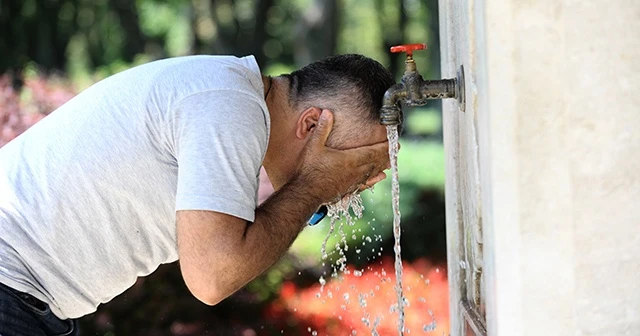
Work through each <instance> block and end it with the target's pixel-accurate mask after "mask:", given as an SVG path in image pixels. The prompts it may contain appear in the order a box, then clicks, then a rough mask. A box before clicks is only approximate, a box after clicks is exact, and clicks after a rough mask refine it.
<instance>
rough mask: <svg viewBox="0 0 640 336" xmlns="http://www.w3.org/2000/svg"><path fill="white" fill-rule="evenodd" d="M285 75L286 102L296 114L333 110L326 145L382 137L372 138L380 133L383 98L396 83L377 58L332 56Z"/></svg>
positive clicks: (347, 144) (343, 145) (340, 145)
mask: <svg viewBox="0 0 640 336" xmlns="http://www.w3.org/2000/svg"><path fill="white" fill-rule="evenodd" d="M285 77H287V78H288V79H289V104H290V106H291V107H292V110H293V111H295V113H304V112H305V111H308V110H309V109H310V108H317V109H319V110H322V109H327V110H331V111H332V112H333V113H334V119H335V123H334V128H333V131H332V132H331V136H330V137H329V141H328V143H327V145H328V146H330V147H334V148H348V147H355V146H360V145H366V144H371V143H375V142H380V141H383V140H384V139H377V138H376V139H374V134H373V133H376V134H380V133H381V131H380V130H381V129H383V127H382V126H380V124H379V123H380V108H381V107H382V97H383V96H384V93H385V91H386V90H387V89H388V88H389V87H390V86H391V85H393V84H394V83H395V82H394V80H393V76H392V75H391V73H390V72H389V71H388V70H387V69H385V68H384V67H383V66H382V65H381V64H380V63H378V62H377V61H375V60H373V59H370V58H367V57H365V56H362V55H356V54H348V55H339V56H333V57H329V58H326V59H323V60H320V61H317V62H314V63H311V64H309V65H307V66H305V67H303V68H301V69H299V70H296V71H294V72H292V73H291V74H289V75H285ZM374 130H377V132H374ZM375 140H377V141H375Z"/></svg>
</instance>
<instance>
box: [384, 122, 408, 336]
mask: <svg viewBox="0 0 640 336" xmlns="http://www.w3.org/2000/svg"><path fill="white" fill-rule="evenodd" d="M387 139H388V140H389V159H390V160H391V195H392V207H393V238H394V246H393V251H394V252H395V270H396V286H395V290H396V294H397V296H398V303H397V306H396V311H397V312H398V333H399V334H400V335H403V333H404V304H405V301H404V296H403V295H402V257H401V255H400V252H401V249H400V233H401V227H400V183H399V180H398V149H399V148H398V147H399V146H398V126H387Z"/></svg>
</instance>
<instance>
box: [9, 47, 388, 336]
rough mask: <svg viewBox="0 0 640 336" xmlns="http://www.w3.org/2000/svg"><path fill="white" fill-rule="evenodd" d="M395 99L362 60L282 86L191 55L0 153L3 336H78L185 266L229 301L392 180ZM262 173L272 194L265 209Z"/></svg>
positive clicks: (247, 66)
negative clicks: (101, 312)
mask: <svg viewBox="0 0 640 336" xmlns="http://www.w3.org/2000/svg"><path fill="white" fill-rule="evenodd" d="M392 84H393V78H392V76H391V74H390V73H389V72H388V71H387V70H386V69H384V67H382V66H381V65H380V64H379V63H377V62H376V61H373V60H371V59H368V58H366V57H364V56H360V55H343V56H336V57H331V58H328V59H325V60H322V61H319V62H316V63H313V64H310V65H308V66H306V67H304V68H302V69H300V70H298V71H295V72H293V73H291V74H289V75H283V76H279V77H276V78H270V77H266V76H262V75H261V74H260V69H259V68H258V66H257V64H256V62H255V60H254V58H253V57H245V58H235V57H220V56H190V57H180V58H173V59H167V60H162V61H157V62H152V63H149V64H146V65H142V66H139V67H136V68H133V69H130V70H127V71H124V72H122V73H119V74H117V75H114V76H112V77H110V78H107V79H105V80H103V81H101V82H99V83H97V84H95V85H93V86H92V87H90V88H88V89H87V90H85V91H84V92H82V93H81V94H79V95H78V96H76V97H74V98H73V99H72V100H70V101H69V102H67V103H66V104H65V105H63V106H62V107H60V108H59V109H58V110H56V111H54V112H53V113H52V114H51V115H49V116H48V117H46V118H44V119H43V120H42V121H40V122H39V123H38V124H36V125H34V126H33V127H32V128H30V129H29V130H27V131H26V132H25V133H24V134H22V135H21V136H19V137H18V138H16V139H15V140H13V141H12V142H10V143H8V144H7V145H6V146H4V147H3V148H1V149H0V232H1V234H0V334H1V335H4V336H9V335H58V334H60V335H61V334H64V335H71V334H74V333H77V328H76V323H75V320H74V319H76V318H78V317H81V316H83V315H86V314H89V313H91V312H93V311H95V310H96V307H97V306H98V305H99V304H100V303H103V302H107V301H109V300H111V299H112V298H113V297H115V296H117V295H118V294H120V293H122V292H123V291H125V290H126V289H127V288H128V287H130V286H131V285H133V283H134V282H135V281H136V278H137V277H139V276H145V275H148V274H150V273H151V272H153V271H154V270H155V269H156V268H157V267H158V266H159V265H160V264H163V263H170V262H173V261H175V260H178V259H179V260H180V268H181V272H182V275H183V278H184V280H185V283H186V284H187V287H188V288H189V290H190V291H191V292H192V293H193V295H194V296H195V297H197V298H198V299H199V300H201V301H202V302H204V303H206V304H209V305H214V304H216V303H218V302H220V301H221V300H223V299H224V298H226V297H227V296H229V295H231V294H232V293H234V292H235V291H237V290H238V289H240V288H241V287H243V286H244V285H245V284H247V283H248V282H249V281H250V280H252V279H253V278H255V277H256V276H258V275H260V274H261V273H262V272H264V271H265V270H266V269H267V268H269V267H270V266H271V265H272V264H273V263H274V262H276V261H277V260H278V259H279V258H280V257H281V256H282V255H283V254H284V253H285V252H286V250H287V249H288V247H289V246H290V244H291V243H292V242H293V240H294V239H295V238H296V236H297V235H298V233H299V232H300V231H301V230H302V228H303V227H304V225H305V223H306V221H307V219H309V218H310V216H311V215H312V214H313V213H314V212H315V211H316V210H317V209H318V207H319V206H321V205H322V204H327V203H330V202H332V201H336V200H337V199H339V198H340V197H342V196H343V195H346V194H347V193H349V192H353V191H356V190H358V188H359V189H363V188H366V187H368V186H371V185H373V184H375V183H377V182H378V181H380V180H382V179H383V178H384V177H385V175H384V173H383V170H384V169H386V168H387V167H388V165H389V158H388V154H387V150H388V146H387V143H386V132H385V129H384V127H383V126H380V125H379V124H378V113H379V110H380V107H381V106H380V105H381V101H382V96H383V94H384V92H385V90H386V89H387V88H388V87H389V86H391V85H392ZM261 166H264V167H265V170H266V172H267V174H268V175H269V178H270V180H271V182H272V183H273V186H274V189H275V190H276V192H275V193H274V194H273V195H272V196H271V197H270V198H269V199H268V200H266V201H265V202H264V203H263V204H262V205H260V206H259V207H256V199H257V187H258V174H259V170H260V167H261Z"/></svg>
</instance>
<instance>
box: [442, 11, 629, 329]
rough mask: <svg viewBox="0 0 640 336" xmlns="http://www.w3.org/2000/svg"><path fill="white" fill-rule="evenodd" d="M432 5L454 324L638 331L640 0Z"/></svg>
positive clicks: (459, 327) (453, 326) (453, 327)
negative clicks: (441, 95) (462, 102)
mask: <svg viewBox="0 0 640 336" xmlns="http://www.w3.org/2000/svg"><path fill="white" fill-rule="evenodd" d="M439 4H440V22H441V25H440V27H441V50H442V67H443V77H454V76H455V71H456V69H457V68H458V67H459V66H460V65H464V67H465V70H466V73H465V75H466V99H467V111H466V112H465V113H461V112H459V111H458V106H457V103H456V102H455V101H447V102H445V103H444V109H445V112H444V124H445V126H444V127H445V128H444V137H445V151H446V155H447V161H446V163H447V189H446V190H447V196H446V197H447V227H448V243H449V258H450V265H449V268H450V270H449V276H450V281H451V282H452V286H451V287H452V295H451V300H452V302H451V303H452V304H451V307H452V314H453V316H452V317H451V319H452V321H454V320H455V321H457V322H452V323H453V324H452V335H462V333H463V328H464V324H465V323H464V320H463V319H462V316H464V314H465V311H466V312H469V311H470V312H471V313H472V314H476V315H478V317H479V319H480V320H483V319H485V318H486V323H482V321H480V322H479V323H476V327H477V326H478V325H479V326H480V327H483V326H486V328H487V333H488V334H489V335H504V336H511V335H599V336H600V335H640V1H637V0H608V1H604V0H589V1H578V0H538V1H522V0H520V1H518V0H502V1H473V0H469V1H463V0H440V2H439ZM478 258H480V260H476V259H478ZM461 262H462V263H461ZM478 273H479V274H480V275H478ZM470 280H471V283H470ZM470 286H471V287H470ZM476 287H477V288H479V289H477V290H476V292H477V293H475V294H474V293H473V291H474V288H476ZM460 302H466V307H467V308H466V309H465V308H464V307H463V305H461V304H460ZM472 324H473V323H472ZM474 328H475V327H474ZM477 333H482V330H480V331H477Z"/></svg>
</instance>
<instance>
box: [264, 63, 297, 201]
mask: <svg viewBox="0 0 640 336" xmlns="http://www.w3.org/2000/svg"><path fill="white" fill-rule="evenodd" d="M262 80H263V83H264V87H265V89H264V92H265V101H266V103H267V108H268V109H269V118H270V121H271V130H270V135H269V145H268V147H267V153H266V155H265V158H264V161H263V166H264V168H265V170H266V171H267V175H269V179H270V180H271V183H272V184H273V187H274V189H275V190H278V189H280V188H281V187H282V186H283V185H284V184H285V183H286V182H287V181H288V179H289V177H290V176H289V175H290V173H291V171H292V170H293V168H294V167H292V165H293V164H295V162H296V158H297V152H298V150H296V148H295V145H294V143H295V140H293V139H294V138H295V136H294V132H295V131H294V126H295V113H293V111H292V110H291V107H290V106H289V88H288V79H286V78H285V77H275V78H271V77H268V76H263V77H262Z"/></svg>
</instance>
